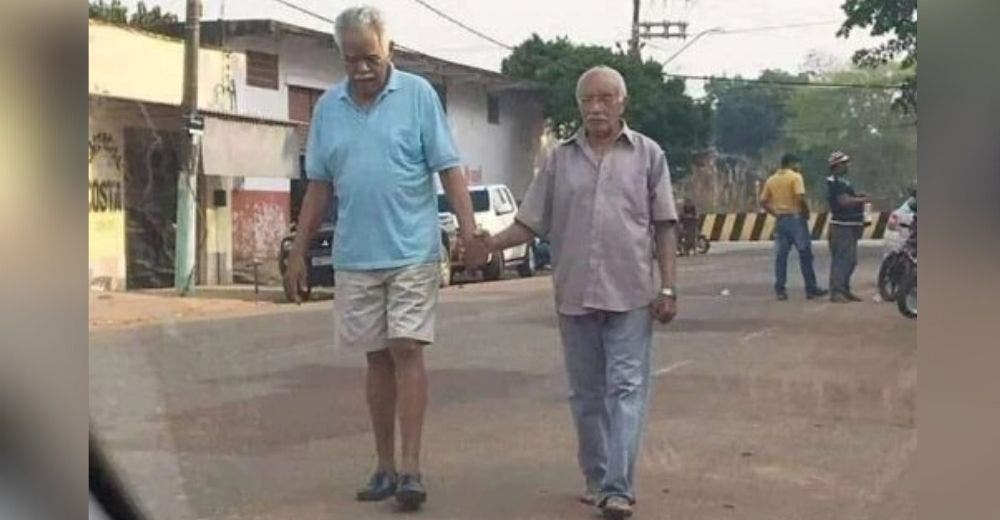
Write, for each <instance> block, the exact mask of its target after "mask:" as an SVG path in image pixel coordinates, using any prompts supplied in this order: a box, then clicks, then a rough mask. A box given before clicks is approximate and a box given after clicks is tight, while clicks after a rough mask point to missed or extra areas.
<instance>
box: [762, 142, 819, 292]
mask: <svg viewBox="0 0 1000 520" xmlns="http://www.w3.org/2000/svg"><path fill="white" fill-rule="evenodd" d="M801 171H802V165H801V161H800V160H799V158H798V157H796V156H794V155H792V154H785V155H784V156H782V157H781V169H779V170H778V171H776V172H775V173H774V174H773V175H771V176H770V177H768V179H767V182H765V183H764V189H763V191H761V194H760V203H761V205H762V206H763V207H764V211H767V212H768V213H770V214H771V215H774V217H775V218H776V219H777V223H776V224H775V226H774V252H775V259H774V292H775V293H776V294H777V296H778V300H781V301H784V300H787V299H788V293H787V292H786V291H785V281H786V280H787V276H788V253H789V252H790V251H791V247H792V246H793V245H794V246H795V250H796V251H798V253H799V267H800V269H801V271H802V278H803V279H804V281H805V284H806V298H807V299H810V300H811V299H813V298H818V297H821V296H826V294H828V292H827V291H826V290H825V289H820V288H819V287H818V286H817V285H816V272H815V271H814V270H813V255H812V242H811V237H810V235H809V226H808V215H809V205H808V203H807V202H806V187H805V184H804V183H803V182H802V173H801Z"/></svg>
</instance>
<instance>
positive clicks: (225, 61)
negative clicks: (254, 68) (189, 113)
mask: <svg viewBox="0 0 1000 520" xmlns="http://www.w3.org/2000/svg"><path fill="white" fill-rule="evenodd" d="M88 40H89V42H88V47H87V50H88V52H87V57H88V73H89V79H88V91H89V92H90V93H91V94H98V95H103V96H115V97H123V98H129V99H141V100H144V101H153V102H159V103H166V104H170V105H179V104H180V102H181V98H182V97H183V91H182V87H183V78H184V43H183V42H182V41H181V40H178V39H173V38H168V37H165V36H160V35H155V34H150V33H148V32H145V31H140V30H137V29H132V28H127V27H120V26H116V25H111V24H107V23H103V22H99V21H94V20H90V22H89V24H88ZM245 77H246V58H245V56H244V55H242V54H239V53H227V52H223V51H221V50H212V49H201V51H200V52H199V53H198V106H199V107H201V108H203V109H211V110H219V111H232V108H233V101H234V96H235V92H234V90H233V88H234V86H235V85H238V84H239V83H245V82H246V81H245V80H244V78H245Z"/></svg>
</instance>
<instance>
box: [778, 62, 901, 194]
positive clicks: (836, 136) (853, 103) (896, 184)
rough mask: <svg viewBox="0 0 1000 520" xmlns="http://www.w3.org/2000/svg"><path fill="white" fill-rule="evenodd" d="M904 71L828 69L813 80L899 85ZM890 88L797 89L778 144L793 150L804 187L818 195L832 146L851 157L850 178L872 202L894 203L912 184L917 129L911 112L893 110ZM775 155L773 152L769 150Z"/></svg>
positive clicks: (893, 68) (890, 67) (890, 68)
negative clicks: (803, 179) (799, 157)
mask: <svg viewBox="0 0 1000 520" xmlns="http://www.w3.org/2000/svg"><path fill="white" fill-rule="evenodd" d="M905 74H907V73H906V72H905V71H902V70H900V67H899V66H896V65H886V66H882V67H879V68H877V69H851V70H840V71H833V72H828V73H826V74H824V75H822V76H820V77H819V78H817V80H818V81H826V82H840V83H866V84H871V83H890V82H896V83H898V82H899V81H900V80H901V78H902V77H903V76H904V75H905ZM892 96H893V92H892V91H885V90H876V89H822V88H801V89H796V90H795V91H794V92H793V93H792V95H791V97H790V99H789V118H788V120H787V122H786V124H785V126H784V128H783V133H784V135H785V136H786V139H785V140H784V142H783V143H782V147H783V148H786V149H789V150H791V151H794V152H796V153H798V154H799V155H800V156H801V157H802V159H803V170H804V172H805V174H806V175H805V180H806V184H807V186H808V187H809V188H810V189H809V191H810V192H811V193H812V194H813V195H814V196H816V195H818V196H820V197H821V196H822V195H823V192H824V188H823V179H824V178H825V177H826V175H827V170H828V167H827V163H826V160H827V157H828V156H829V155H830V153H831V152H832V151H834V150H841V151H843V152H845V153H847V154H848V155H850V156H851V158H852V159H851V177H852V178H853V179H854V183H855V184H856V185H857V186H858V187H859V189H860V190H861V191H864V192H867V193H869V194H870V195H872V196H873V197H874V198H875V199H876V200H875V202H876V205H877V206H880V207H883V208H885V207H889V206H893V205H896V204H898V203H899V201H900V200H901V199H902V198H903V197H904V195H905V192H906V188H907V187H909V186H912V185H913V184H915V183H916V175H917V171H916V169H917V128H916V118H915V117H914V115H913V114H910V113H906V112H901V111H898V110H893V109H892V107H891V100H892ZM774 153H775V154H777V153H778V150H775V151H774Z"/></svg>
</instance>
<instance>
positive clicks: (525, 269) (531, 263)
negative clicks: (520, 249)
mask: <svg viewBox="0 0 1000 520" xmlns="http://www.w3.org/2000/svg"><path fill="white" fill-rule="evenodd" d="M526 250H527V252H528V254H527V258H525V259H524V262H522V263H521V265H519V266H517V274H519V275H521V277H522V278H528V277H531V276H535V271H536V270H537V269H538V267H537V266H536V265H535V248H534V247H532V246H531V245H529V246H528V247H527V248H526Z"/></svg>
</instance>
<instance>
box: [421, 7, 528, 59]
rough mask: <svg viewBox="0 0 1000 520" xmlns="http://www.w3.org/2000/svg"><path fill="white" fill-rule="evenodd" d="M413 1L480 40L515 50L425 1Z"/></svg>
mask: <svg viewBox="0 0 1000 520" xmlns="http://www.w3.org/2000/svg"><path fill="white" fill-rule="evenodd" d="M413 1H414V2H416V3H418V4H420V5H422V6H424V7H425V8H427V9H428V10H429V11H431V12H432V13H434V14H436V15H438V16H440V17H441V18H444V19H445V20H448V21H449V22H451V23H453V24H455V25H457V26H459V27H461V28H462V29H465V30H466V31H469V32H470V33H472V34H475V35H476V36H478V37H480V38H482V39H484V40H486V41H488V42H490V43H493V44H496V45H499V46H500V47H503V48H504V49H507V50H509V51H512V50H514V47H512V46H510V45H507V44H506V43H504V42H502V41H500V40H497V39H495V38H493V37H491V36H489V35H486V34H484V33H482V32H480V31H478V30H476V29H473V28H472V27H469V26H468V25H466V24H464V23H462V22H461V21H459V20H456V19H455V18H453V17H451V16H450V15H449V14H448V13H445V12H444V11H441V10H440V9H438V8H436V7H434V6H432V5H430V4H428V3H427V2H425V1H424V0H413Z"/></svg>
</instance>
